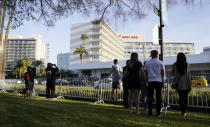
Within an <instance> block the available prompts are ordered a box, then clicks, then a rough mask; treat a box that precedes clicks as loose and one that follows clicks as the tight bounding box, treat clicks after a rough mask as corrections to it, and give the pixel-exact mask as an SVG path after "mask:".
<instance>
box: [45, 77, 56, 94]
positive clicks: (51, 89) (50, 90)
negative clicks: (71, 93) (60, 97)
mask: <svg viewBox="0 0 210 127" xmlns="http://www.w3.org/2000/svg"><path fill="white" fill-rule="evenodd" d="M46 97H47V98H50V97H52V98H53V97H55V80H51V79H48V80H47V89H46Z"/></svg>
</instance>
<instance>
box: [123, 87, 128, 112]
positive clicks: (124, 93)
mask: <svg viewBox="0 0 210 127" xmlns="http://www.w3.org/2000/svg"><path fill="white" fill-rule="evenodd" d="M123 105H124V107H125V108H128V88H127V85H126V84H125V85H123Z"/></svg>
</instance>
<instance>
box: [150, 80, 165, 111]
mask: <svg viewBox="0 0 210 127" xmlns="http://www.w3.org/2000/svg"><path fill="white" fill-rule="evenodd" d="M148 84H149V85H148V92H149V94H148V113H149V115H152V102H153V94H154V89H155V91H156V113H157V115H159V114H160V110H161V108H162V99H161V91H162V87H163V83H162V82H149V83H148Z"/></svg>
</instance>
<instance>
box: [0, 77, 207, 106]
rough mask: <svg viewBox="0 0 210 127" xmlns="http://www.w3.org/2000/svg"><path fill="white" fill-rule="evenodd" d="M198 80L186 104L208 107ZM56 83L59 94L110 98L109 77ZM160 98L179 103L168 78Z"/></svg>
mask: <svg viewBox="0 0 210 127" xmlns="http://www.w3.org/2000/svg"><path fill="white" fill-rule="evenodd" d="M206 75H207V74H206ZM208 76H210V75H208ZM199 80H201V79H199V78H198V79H197V80H194V83H196V84H197V87H193V88H192V91H191V92H190V94H189V96H188V104H189V105H190V106H193V107H201V108H202V107H203V108H210V88H208V87H203V86H202V83H203V82H201V81H199ZM195 81H196V82H195ZM0 83H1V84H0V89H1V90H5V91H16V92H21V91H22V89H23V88H24V87H25V85H24V82H23V81H19V80H5V81H4V82H3V81H1V82H0ZM56 83H57V85H56V91H55V93H56V94H57V95H59V96H64V97H67V96H68V97H79V98H89V99H94V100H97V99H98V101H99V100H111V99H112V83H111V79H101V80H98V79H96V78H69V79H67V80H57V82H56ZM120 84H121V89H120V90H119V91H118V98H119V100H118V101H122V100H123V89H122V83H120ZM35 93H37V94H45V93H46V85H45V84H43V85H40V84H35ZM162 98H163V101H164V102H165V103H169V105H178V104H179V101H178V100H179V98H178V94H177V91H176V90H173V89H171V88H170V80H167V82H166V83H165V84H164V89H163V93H162ZM154 102H155V101H154Z"/></svg>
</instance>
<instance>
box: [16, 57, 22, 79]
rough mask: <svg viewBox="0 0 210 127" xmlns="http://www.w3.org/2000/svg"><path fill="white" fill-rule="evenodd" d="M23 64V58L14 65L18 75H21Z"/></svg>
mask: <svg viewBox="0 0 210 127" xmlns="http://www.w3.org/2000/svg"><path fill="white" fill-rule="evenodd" d="M22 66H23V63H22V60H18V61H17V63H16V64H15V66H14V72H15V73H16V75H18V77H19V78H20V77H21V67H22Z"/></svg>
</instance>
